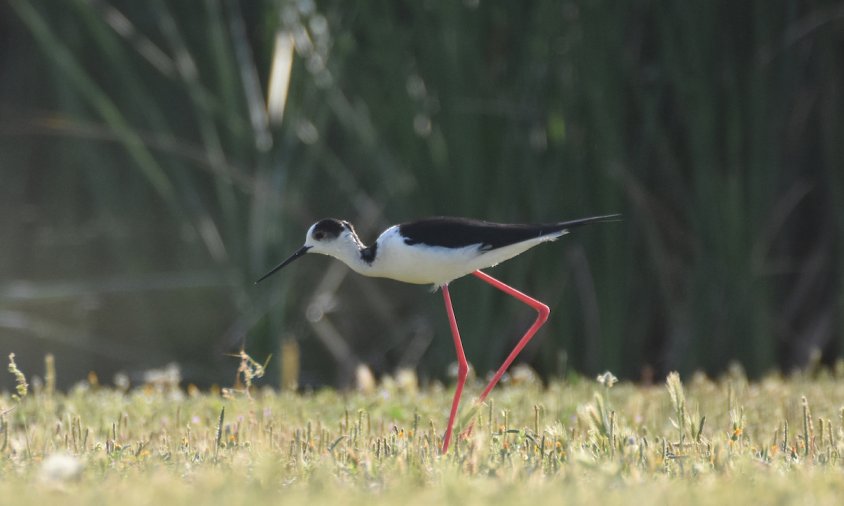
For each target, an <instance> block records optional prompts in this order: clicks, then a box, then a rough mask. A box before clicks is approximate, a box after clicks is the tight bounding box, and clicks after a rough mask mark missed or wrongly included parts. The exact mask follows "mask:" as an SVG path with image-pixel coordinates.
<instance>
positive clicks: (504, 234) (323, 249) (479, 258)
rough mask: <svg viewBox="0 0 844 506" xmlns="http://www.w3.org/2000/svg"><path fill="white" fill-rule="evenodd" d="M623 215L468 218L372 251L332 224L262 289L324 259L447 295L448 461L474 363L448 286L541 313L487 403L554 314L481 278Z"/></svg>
mask: <svg viewBox="0 0 844 506" xmlns="http://www.w3.org/2000/svg"><path fill="white" fill-rule="evenodd" d="M619 217H620V215H618V214H610V215H604V216H592V217H589V218H581V219H577V220H571V221H562V222H558V223H548V224H541V225H511V224H502V223H490V222H487V221H482V220H475V219H468V218H446V217H437V218H427V219H423V220H419V221H413V222H409V223H402V224H400V225H394V226H392V227H390V228H388V229H387V230H385V231H384V232H382V233H381V235H380V236H378V239H376V240H375V242H374V243H372V245H370V246H366V245H364V244H363V242H361V240H360V238H359V237H358V235H357V233H356V232H355V229H354V227H353V226H352V224H351V223H349V222H348V221H344V220H336V219H333V218H328V219H324V220H320V221H318V222H316V223H314V224H313V225H311V228H310V229H308V233H307V235H306V236H305V244H304V245H303V246H302V247H301V248H299V249H298V250H297V251H296V252H295V253H293V254H292V255H291V256H290V257H288V258H287V259H286V260H284V261H283V262H281V263H280V264H278V265H277V266H276V267H274V268H273V269H272V270H271V271H269V272H268V273H267V274H265V275H264V276H262V277H261V278H260V279H259V280H258V281H256V283H259V282H261V281H263V280H264V279H266V278H268V277H269V276H271V275H272V274H274V273H275V272H277V271H279V270H280V269H282V268H283V267H285V266H286V265H288V264H290V263H291V262H293V261H294V260H296V259H297V258H300V257H302V256H303V255H304V254H306V253H320V254H323V255H328V256H332V257H334V258H336V259H337V260H340V261H341V262H343V263H345V264H346V265H348V266H349V267H350V268H351V269H352V270H354V271H356V272H358V273H360V274H363V275H364V276H371V277H379V278H390V279H395V280H397V281H403V282H405V283H414V284H433V285H434V286H435V287H439V288H441V289H442V293H443V298H444V299H445V306H446V312H447V314H448V319H449V324H450V326H451V333H452V337H453V338H454V347H455V350H456V352H457V362H458V375H457V387H456V390H455V392H454V399H453V400H452V405H451V413H450V415H449V420H448V426H447V428H446V432H445V435H444V437H443V449H442V451H443V453H445V452H446V451H448V446H449V442H450V440H451V435H452V430H453V427H454V419H455V415H456V414H457V407H458V405H459V403H460V396H461V393H462V391H463V385H464V383H465V382H466V375H467V373H468V362H467V361H466V356H465V355H464V353H463V344H462V341H461V339H460V333H459V331H458V329H457V320H456V319H455V317H454V309H453V308H452V305H451V296H450V294H449V292H448V284H449V283H450V282H451V281H452V280H455V279H457V278H460V277H463V276H466V275H468V274H473V275H475V276H476V277H478V278H480V279H481V280H483V281H485V282H487V283H489V284H491V285H492V286H494V287H495V288H497V289H499V290H501V291H503V292H505V293H507V294H509V295H511V296H513V297H515V298H517V299H519V300H520V301H522V302H524V303H525V304H527V305H529V306H531V307H533V308H534V309H535V310H536V311H537V313H538V314H537V318H536V321H535V322H534V323H533V325H532V326H531V327H530V328H529V329H528V331H527V333H525V335H524V336H523V337H522V338H521V339H520V340H519V343H518V344H517V345H516V347H515V348H514V349H513V351H512V352H511V353H510V355H509V356H508V357H507V359H506V360H505V361H504V363H503V364H502V365H501V367H500V368H499V369H498V371H497V372H496V374H495V376H493V378H492V380H491V381H490V382H489V384H488V385H487V387H486V388H485V389H484V391H483V392H482V393H481V396H480V397H479V398H478V402H479V403H480V402H483V400H484V399H485V398H486V396H487V395H488V394H489V392H490V391H491V390H492V389H493V387H494V386H495V385H496V384H497V383H498V381H499V380H500V379H501V376H503V375H504V372H505V371H506V370H507V368H508V367H509V366H510V364H511V363H512V362H513V360H514V359H515V358H516V356H517V355H518V354H519V352H521V350H522V349H523V348H524V347H525V345H527V343H528V342H529V341H530V339H531V338H532V337H533V335H534V334H535V333H536V331H537V330H539V328H540V327H541V326H542V325H543V324H544V323H545V321H546V320H547V319H548V314H549V313H550V310H549V309H548V306H546V305H545V304H543V303H542V302H539V301H538V300H536V299H533V298H531V297H529V296H527V295H525V294H523V293H522V292H520V291H518V290H516V289H515V288H512V287H510V286H508V285H506V284H504V283H502V282H501V281H498V280H497V279H495V278H493V277H491V276H489V275H488V274H486V273H484V272H481V269H486V268H489V267H493V266H495V265H498V264H500V263H501V262H503V261H505V260H509V259H511V258H513V257H514V256H516V255H518V254H520V253H524V252H525V251H527V250H529V249H530V248H533V247H534V246H537V245H539V244H542V243H544V242H549V241H554V240H556V239H557V238H559V237H561V236H563V235H565V234H567V233H568V232H569V230H570V229H572V228H574V227H578V226H581V225H586V224H589V223H597V222H606V221H617V220H618V219H619Z"/></svg>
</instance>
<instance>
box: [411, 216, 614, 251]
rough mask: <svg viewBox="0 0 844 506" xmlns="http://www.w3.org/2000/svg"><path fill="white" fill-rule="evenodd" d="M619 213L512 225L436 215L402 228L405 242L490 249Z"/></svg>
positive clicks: (607, 218) (611, 217)
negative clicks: (473, 246) (478, 246)
mask: <svg viewBox="0 0 844 506" xmlns="http://www.w3.org/2000/svg"><path fill="white" fill-rule="evenodd" d="M619 216H620V215H618V214H612V215H607V216H593V217H590V218H582V219H579V220H572V221H563V222H559V223H548V224H542V225H521V224H517V225H510V224H504V223H490V222H488V221H483V220H475V219H471V218H446V217H437V218H427V219H424V220H419V221H414V222H411V223H403V224H401V225H399V232H400V233H401V235H402V236H404V238H405V239H404V242H405V244H420V243H421V244H427V245H428V246H442V247H445V248H462V247H465V246H471V245H473V244H479V245H480V249H482V250H491V249H495V248H501V247H503V246H509V245H511V244H516V243H518V242H522V241H526V240H528V239H534V238H536V237H542V236H543V235H548V234H553V233H555V232H559V231H561V230H565V229H567V228H572V227H576V226H578V225H585V224H587V223H594V222H599V221H612V220H615V219H618V217H619Z"/></svg>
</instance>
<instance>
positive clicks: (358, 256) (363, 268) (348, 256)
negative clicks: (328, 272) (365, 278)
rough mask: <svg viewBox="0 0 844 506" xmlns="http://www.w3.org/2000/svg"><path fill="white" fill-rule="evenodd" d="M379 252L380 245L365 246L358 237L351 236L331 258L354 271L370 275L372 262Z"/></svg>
mask: <svg viewBox="0 0 844 506" xmlns="http://www.w3.org/2000/svg"><path fill="white" fill-rule="evenodd" d="M377 250H378V243H377V242H376V243H373V245H372V246H369V247H367V246H365V245H364V244H363V243H362V242H361V240H360V239H359V238H358V236H357V235H354V234H353V235H351V236H350V237H349V239H348V240H347V241H343V242H342V243H341V244H340V245H339V247H338V248H337V249H336V250H335V251H334V252H333V253H332V255H331V256H333V257H334V258H336V259H337V260H340V261H341V262H343V263H344V264H346V265H348V266H349V267H350V268H351V269H352V270H354V271H356V272H358V273H360V274H364V275H368V274H369V273H370V271H371V270H372V262H373V260H375V254H376V252H377Z"/></svg>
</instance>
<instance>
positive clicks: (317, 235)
mask: <svg viewBox="0 0 844 506" xmlns="http://www.w3.org/2000/svg"><path fill="white" fill-rule="evenodd" d="M324 237H325V232H314V239H316V240H317V241H321V240H322V239H323V238H324Z"/></svg>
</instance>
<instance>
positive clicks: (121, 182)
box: [0, 0, 844, 384]
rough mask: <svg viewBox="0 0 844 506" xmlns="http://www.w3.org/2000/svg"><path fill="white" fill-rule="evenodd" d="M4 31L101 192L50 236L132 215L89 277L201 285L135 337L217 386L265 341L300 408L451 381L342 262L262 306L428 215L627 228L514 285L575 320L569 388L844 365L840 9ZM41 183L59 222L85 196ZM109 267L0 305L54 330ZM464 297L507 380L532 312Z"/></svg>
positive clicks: (182, 6)
mask: <svg viewBox="0 0 844 506" xmlns="http://www.w3.org/2000/svg"><path fill="white" fill-rule="evenodd" d="M9 5H10V6H11V9H12V10H13V11H14V13H15V14H17V18H18V19H19V20H20V21H22V22H23V24H24V25H25V27H26V29H27V30H28V33H26V32H23V31H20V32H16V33H18V34H19V38H20V39H21V40H26V41H27V43H31V41H34V43H35V44H37V46H38V48H39V50H40V53H39V58H43V63H39V65H43V66H44V68H47V69H49V74H48V75H46V76H43V78H44V79H46V80H47V81H48V85H47V86H44V91H45V93H49V95H50V97H49V98H44V97H40V100H41V101H42V102H39V103H38V104H37V105H38V108H36V107H32V108H30V107H27V105H26V104H22V105H20V106H19V108H18V109H16V111H17V112H16V117H15V118H14V121H16V122H20V124H21V125H26V126H27V129H28V131H29V133H30V134H29V135H24V136H22V138H23V139H25V140H26V142H29V143H30V144H27V145H28V146H30V149H35V148H36V147H37V148H39V149H45V150H49V152H50V153H52V157H54V158H55V159H57V160H62V161H65V162H66V163H68V164H70V165H72V166H73V167H74V168H73V173H74V174H76V175H78V176H82V178H83V180H84V182H82V183H75V185H76V187H77V188H78V187H79V186H82V187H83V189H84V190H83V191H79V192H77V193H76V194H72V195H69V196H64V197H63V199H62V200H61V201H59V202H52V201H51V202H50V203H49V205H50V206H52V207H51V209H52V210H53V212H54V213H61V209H62V207H61V206H62V205H67V206H70V207H71V208H73V209H77V210H79V209H82V210H83V212H84V213H88V214H93V215H96V216H103V217H109V221H110V222H111V223H110V225H111V226H112V227H113V230H112V232H110V233H108V234H105V236H104V238H101V240H98V241H96V244H92V245H89V246H88V249H87V250H86V249H85V248H84V247H83V248H82V250H81V253H80V255H82V256H84V255H85V252H86V251H87V252H88V253H90V252H91V250H93V249H94V248H105V252H102V251H101V250H99V249H98V250H97V251H98V252H99V253H98V255H102V256H104V257H105V258H108V259H110V260H109V262H108V265H109V270H108V271H107V273H106V274H107V275H109V276H114V277H115V278H117V279H118V282H117V284H118V285H120V286H121V287H123V288H125V290H127V291H130V292H131V291H132V286H135V285H133V283H135V284H137V282H138V280H141V281H143V279H144V278H146V277H151V278H156V277H161V276H162V271H164V272H170V271H180V270H184V271H188V273H192V274H194V275H196V276H198V277H199V278H200V279H202V280H203V281H202V282H201V283H193V282H192V281H191V280H195V278H191V277H189V278H187V279H186V280H185V281H184V283H182V284H179V285H178V286H177V287H175V288H172V292H168V294H169V295H167V307H166V310H167V312H166V314H165V312H164V311H162V308H161V307H160V304H158V303H157V301H155V300H150V299H155V297H156V296H155V294H153V295H150V294H149V292H141V291H139V293H140V295H139V298H138V304H137V305H132V306H131V307H130V308H123V311H125V312H126V314H127V315H133V316H127V318H128V319H129V321H128V322H127V323H126V326H127V329H126V332H127V333H129V334H131V333H133V332H137V334H138V335H141V336H147V337H142V338H137V337H136V338H135V339H136V340H141V341H145V340H147V341H148V340H149V339H150V337H149V336H155V337H154V338H152V340H151V341H148V342H157V343H158V346H159V347H161V346H164V349H166V350H168V351H167V352H165V353H164V354H165V355H167V354H168V353H169V354H172V355H174V356H175V358H176V359H177V360H179V361H181V362H183V363H184V362H191V361H193V362H195V364H194V365H195V366H196V370H198V371H200V372H201V374H205V375H206V377H207V378H211V379H213V378H215V376H214V374H215V373H213V372H210V371H209V367H211V364H216V365H219V362H220V361H221V359H220V357H221V356H222V352H223V351H226V350H232V349H234V348H236V347H237V346H239V345H240V344H241V342H243V341H244V339H245V342H246V346H247V347H248V348H249V349H250V352H251V353H252V355H253V356H257V357H261V356H262V354H261V352H262V351H263V352H265V353H266V354H269V353H272V352H275V351H276V350H277V349H278V347H279V344H280V343H281V342H282V341H284V340H290V339H293V340H298V341H299V342H300V343H301V346H302V347H303V351H304V353H303V354H302V360H303V371H305V372H304V373H303V374H304V375H305V376H306V377H304V378H303V379H302V381H303V382H304V383H323V382H333V383H337V384H348V383H349V382H350V381H351V379H352V375H353V371H354V367H355V366H356V365H357V364H358V363H359V362H364V363H367V364H370V365H371V366H372V367H374V368H375V369H376V370H378V371H391V370H392V368H393V367H395V366H396V365H397V364H399V365H410V366H412V367H419V368H420V369H421V370H422V371H424V372H426V376H428V375H430V376H436V377H439V376H442V375H443V374H444V364H446V363H448V362H450V361H451V360H453V351H452V349H451V344H450V339H448V330H447V325H446V321H445V317H444V315H443V314H442V308H441V307H440V306H441V304H442V302H441V300H440V297H439V295H433V296H432V295H430V294H428V293H427V292H426V291H425V290H423V289H419V288H418V287H402V286H399V285H397V284H395V283H393V282H390V281H380V280H362V279H359V278H356V277H354V276H348V277H347V276H346V274H347V271H346V270H345V268H342V267H339V266H336V265H332V264H330V263H329V261H328V260H327V259H309V260H308V261H307V262H306V261H303V262H300V263H299V264H297V266H296V268H291V269H290V270H289V271H288V272H285V273H284V274H283V275H280V276H279V277H277V278H274V279H273V280H272V282H270V283H268V284H267V285H266V286H259V287H254V286H253V285H252V280H253V279H255V278H256V277H257V275H259V274H261V273H262V272H263V271H264V270H266V269H267V268H269V267H270V266H272V265H273V264H274V262H277V261H278V260H280V259H281V258H282V257H283V256H284V255H286V254H287V253H289V252H290V251H292V249H293V248H295V247H296V246H297V245H298V244H299V243H300V242H301V240H302V238H303V237H304V232H305V230H306V228H307V226H308V225H309V224H310V223H311V222H313V221H314V220H316V219H318V218H321V217H324V216H337V217H344V218H347V219H350V220H352V221H353V222H354V223H356V225H357V227H358V229H359V231H360V232H361V233H362V235H363V236H364V237H365V238H366V239H367V240H372V239H374V235H375V233H376V232H377V231H378V230H380V229H381V228H383V227H384V226H386V225H388V224H390V223H394V222H400V221H404V220H410V219H413V218H416V217H420V216H425V215H436V214H447V215H466V216H474V217H482V218H486V219H490V220H497V221H525V222H527V221H555V220H560V219H568V218H575V217H579V216H584V215H589V214H599V213H610V212H621V213H623V214H624V221H623V222H622V223H618V224H603V225H600V226H596V227H593V228H591V229H583V230H577V231H576V232H575V233H573V234H572V235H571V236H569V237H567V238H565V239H563V240H562V241H561V242H560V244H555V245H549V246H545V247H543V248H541V249H538V250H536V251H534V252H531V253H529V254H527V255H525V256H524V257H521V258H520V259H518V260H515V261H513V262H510V263H508V264H505V265H503V266H501V267H500V268H497V269H495V271H494V275H496V276H497V277H501V278H502V279H504V280H506V281H507V282H508V283H511V284H513V285H514V286H517V287H520V288H522V289H524V290H525V291H527V292H528V293H532V294H534V295H536V296H537V297H539V298H540V299H543V300H545V301H547V302H548V303H549V305H550V306H551V307H552V317H551V321H550V323H549V326H548V328H547V329H546V330H544V331H543V333H542V334H541V335H540V337H539V338H538V339H537V342H536V344H535V345H532V346H531V347H530V348H528V350H526V352H525V360H528V361H529V362H531V363H532V364H533V365H534V366H536V367H537V368H538V369H540V370H541V371H542V372H544V373H547V374H566V373H567V372H568V371H569V370H570V369H571V368H573V369H577V370H581V371H585V372H596V371H599V370H605V369H612V370H613V371H617V372H618V373H621V374H622V375H624V376H626V377H634V378H639V377H644V378H645V379H647V378H648V377H649V376H650V374H651V373H656V374H661V373H664V372H665V371H667V370H670V369H672V368H679V369H680V370H682V371H689V370H693V369H703V370H706V371H709V372H718V371H721V370H723V369H724V368H725V367H726V365H727V364H728V363H729V362H730V361H738V362H740V363H741V364H743V365H744V366H745V367H746V369H747V370H748V372H749V373H751V374H759V373H761V372H763V371H765V370H768V369H771V368H773V367H777V366H780V367H784V368H790V367H794V366H802V365H805V364H806V363H807V361H809V360H810V358H811V357H813V356H815V355H813V353H815V351H814V350H819V351H822V352H823V354H824V355H823V356H824V357H832V356H834V355H835V354H837V353H840V345H841V342H842V332H841V322H840V319H839V318H837V317H836V313H837V310H839V309H840V305H841V303H840V297H839V293H840V288H841V285H842V269H841V267H840V266H841V263H840V262H841V260H840V259H841V258H842V255H841V254H840V253H841V251H840V243H841V242H840V238H841V237H842V234H841V232H842V227H844V223H842V217H844V215H842V204H841V202H842V199H841V196H842V188H844V183H842V174H841V167H843V166H844V164H842V162H843V161H844V154H842V148H841V143H840V142H839V139H838V137H839V136H840V134H839V132H841V131H842V124H841V123H842V118H844V115H842V114H841V113H842V112H844V111H842V104H844V101H842V100H841V90H842V89H844V87H842V86H841V85H842V72H841V67H840V65H838V62H840V47H841V39H842V28H841V23H840V18H841V17H842V16H841V9H840V8H837V7H836V6H835V4H834V3H832V2H818V3H815V4H813V5H812V6H806V5H798V4H795V3H794V2H785V1H777V2H773V3H771V2H761V1H760V2H745V3H741V4H730V3H723V2H721V3H719V2H709V1H703V0H696V1H691V2H689V1H682V2H681V1H644V0H638V1H634V2H627V3H624V4H623V5H618V4H617V3H613V2H604V1H592V2H575V1H567V2H551V1H544V2H530V3H526V4H525V3H512V4H497V3H488V2H471V1H468V2H376V3H363V2H355V3H349V2H341V1H336V0H335V1H325V2H316V3H314V2H312V1H309V0H302V1H298V2H288V1H281V0H278V1H255V2H237V1H235V0H205V1H203V2H164V1H161V0H159V1H155V2H152V3H144V4H138V3H135V2H128V1H108V2H106V1H101V2H89V1H82V0H73V1H68V2H62V3H58V4H56V3H53V2H45V1H41V0H37V1H23V0H12V1H11V2H10V3H9ZM279 37H281V39H279ZM278 40H282V41H285V40H292V41H293V42H294V45H295V53H294V56H293V64H292V73H291V74H290V81H289V91H288V93H287V94H286V97H284V98H286V108H285V109H284V111H283V112H282V111H279V110H273V109H272V108H270V109H268V107H267V105H266V101H267V95H268V93H269V92H268V86H269V84H268V83H269V81H270V74H271V68H272V65H273V62H274V61H275V62H276V63H278V62H279V61H280V56H283V54H281V53H283V51H284V49H283V44H282V45H281V46H279V45H278V43H277V41H278ZM279 47H282V49H279ZM281 59H282V60H283V58H281ZM282 74H283V72H282ZM29 78H30V79H33V77H32V76H30V77H29ZM42 86H43V83H42ZM45 110H46V111H48V112H46V113H44V112H43V111H45ZM45 114H46V116H45ZM7 121H9V120H3V122H4V123H6V122H7ZM8 130H9V127H8V124H7V125H6V126H5V127H4V131H8ZM33 133H34V134H35V135H32V134H33ZM45 136H46V137H45ZM9 137H14V138H17V137H16V136H15V135H11V136H8V135H7V136H6V140H3V142H4V143H8V142H9V140H8V139H9ZM52 140H55V141H58V142H54V143H51V142H50V141H52ZM39 142H40V143H39ZM80 167H81V168H80ZM8 170H9V169H5V170H4V172H6V171H8ZM41 170H42V172H44V173H45V174H49V177H48V178H46V179H44V180H43V190H42V191H43V192H44V193H43V195H52V194H55V193H59V194H60V193H61V189H62V188H66V187H67V186H68V177H67V176H65V177H62V176H61V174H60V169H59V168H53V169H51V170H44V169H41ZM61 170H64V169H61ZM88 196H90V200H89V197H88ZM42 198H44V199H46V197H43V196H42ZM74 199H75V200H74ZM138 245H142V246H140V247H139V246H138ZM115 259H117V260H115ZM174 259H175V260H174ZM97 267H98V264H97V263H96V262H94V263H93V265H88V266H87V267H82V268H81V269H78V270H77V271H73V270H72V269H71V267H67V269H71V270H70V271H68V270H49V271H47V272H50V273H52V274H50V275H46V274H44V272H45V271H43V270H42V269H40V268H39V264H38V261H37V259H33V260H31V261H30V263H28V264H26V263H25V262H24V264H23V265H22V266H21V267H20V268H19V269H18V271H16V272H24V273H26V276H20V275H17V276H9V279H11V280H12V282H10V284H9V285H7V286H9V288H7V289H5V290H2V291H0V296H2V297H4V299H5V302H4V304H5V305H6V306H7V307H12V308H14V311H16V313H15V315H18V316H20V315H19V314H18V312H19V313H20V314H25V315H26V316H27V317H28V318H32V319H34V320H39V319H43V318H46V317H47V316H44V314H43V313H38V307H31V306H25V307H21V306H20V301H19V300H18V299H16V298H15V295H14V294H15V293H18V292H16V291H15V290H13V288H15V287H16V286H19V285H15V284H14V282H18V281H21V280H28V279H32V280H35V281H38V282H39V283H40V282H43V283H46V285H41V284H36V285H34V286H33V287H30V288H31V289H33V290H35V291H34V292H33V293H34V294H35V295H34V298H35V299H38V298H39V297H38V294H39V293H43V291H48V289H49V288H51V287H52V286H53V285H50V284H49V282H50V281H56V280H58V281H65V280H67V279H68V278H70V279H88V278H93V279H100V277H101V276H98V274H101V271H99V270H97ZM127 275H128V276H129V278H130V279H128V280H125V279H124V278H123V277H121V276H124V277H125V276H127ZM109 279H112V278H109ZM120 280H123V281H120ZM79 283H80V284H84V283H85V282H83V281H80V282H79ZM86 286H87V285H86ZM0 288H2V287H0ZM39 290H41V291H39ZM162 290H165V291H167V289H166V288H164V289H162ZM96 293H98V294H102V293H103V292H96ZM105 293H106V295H105V296H108V292H105ZM156 293H158V292H156ZM453 294H454V298H455V305H456V310H457V316H458V319H459V320H460V324H461V328H462V329H463V332H464V334H465V337H466V341H467V342H466V352H467V356H468V357H469V360H470V361H471V362H472V363H473V364H474V365H475V367H476V368H477V369H478V370H479V371H486V370H489V369H491V368H493V367H495V366H496V365H497V363H498V362H499V361H500V360H501V358H502V357H503V355H504V354H505V353H506V351H507V350H508V349H509V347H510V346H511V344H512V341H513V340H515V339H516V338H517V336H518V335H520V333H521V330H522V327H523V326H525V327H526V326H527V325H528V324H529V323H530V320H531V318H532V315H531V314H530V311H529V310H527V309H525V308H522V307H519V304H518V303H516V302H514V301H512V300H510V299H509V298H507V297H505V296H503V295H501V294H499V293H497V292H495V291H493V290H489V289H488V288H487V287H485V286H481V284H479V283H475V282H473V281H471V280H465V281H457V282H455V285H454V290H453ZM45 298H46V296H45ZM35 306H38V305H37V304H36V305H35ZM9 318H10V316H9V315H8V314H6V315H5V319H4V314H0V326H5V327H9V325H8V324H4V323H3V322H4V321H8V320H9ZM91 318H92V321H93V322H94V323H93V324H92V325H93V327H94V328H95V329H98V330H99V331H100V332H101V333H104V334H106V336H103V337H107V338H108V339H110V340H113V339H117V340H121V339H125V338H121V336H120V335H119V334H120V332H115V331H114V329H116V328H119V326H116V325H115V326H112V327H111V328H112V331H111V332H109V331H108V330H107V329H109V327H108V326H107V325H105V326H104V325H97V320H96V317H91ZM133 319H136V320H143V321H134V322H133V321H132V320H133ZM203 319H206V320H208V319H210V321H211V322H212V323H207V322H206V323H204V324H203V323H201V322H202V320H203ZM176 320H178V321H179V323H178V324H177V323H174V321H176ZM156 322H157V323H156ZM131 323H135V324H137V325H139V326H140V330H138V331H135V330H130V329H129V328H128V327H129V326H130V325H131ZM23 327H26V325H24V326H23ZM103 329H106V330H103ZM174 329H175V330H174ZM24 330H26V329H25V328H24ZM159 335H160V337H159ZM173 335H176V336H177V337H175V338H172V337H170V336H173ZM92 339H93V338H92ZM48 341H49V339H48ZM127 341H130V343H129V344H131V339H127ZM171 341H175V344H174V343H173V342H171ZM94 342H96V339H94ZM118 342H122V341H118ZM127 349H130V350H131V349H132V348H127ZM159 349H160V348H159ZM116 354H118V355H119V351H118V352H116ZM38 356H39V357H40V354H39V355H38ZM127 360H128V361H129V362H130V363H131V360H130V359H127ZM214 361H217V362H214ZM307 371H311V372H310V373H308V372H307ZM196 374H200V373H199V372H197V373H196ZM201 374H200V375H201Z"/></svg>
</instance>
